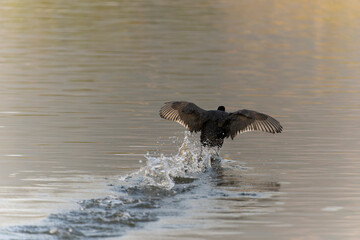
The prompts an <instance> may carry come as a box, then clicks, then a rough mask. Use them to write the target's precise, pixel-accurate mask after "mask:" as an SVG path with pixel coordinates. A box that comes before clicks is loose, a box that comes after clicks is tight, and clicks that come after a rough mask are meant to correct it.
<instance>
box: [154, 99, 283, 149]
mask: <svg viewBox="0 0 360 240" xmlns="http://www.w3.org/2000/svg"><path fill="white" fill-rule="evenodd" d="M160 117H162V118H164V119H168V120H172V121H175V122H178V123H180V124H181V125H183V126H184V127H185V128H186V129H187V130H189V131H190V132H199V131H200V132H201V135H200V141H201V144H202V145H203V146H208V147H219V148H221V147H222V145H223V143H224V139H225V138H228V137H231V139H234V137H235V136H236V135H237V134H238V133H244V132H249V131H264V132H268V133H280V132H281V131H282V129H283V127H282V126H281V125H280V123H279V122H278V121H277V120H275V119H274V118H272V117H270V116H268V115H266V114H263V113H259V112H255V111H252V110H246V109H243V110H239V111H236V112H230V113H228V112H225V107H224V106H219V107H218V109H217V110H210V111H206V110H204V109H202V108H200V107H198V106H196V105H195V104H194V103H191V102H185V101H174V102H166V103H165V105H164V106H163V107H162V108H161V109H160Z"/></svg>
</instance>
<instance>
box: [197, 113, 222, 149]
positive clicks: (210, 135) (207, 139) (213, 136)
mask: <svg viewBox="0 0 360 240" xmlns="http://www.w3.org/2000/svg"><path fill="white" fill-rule="evenodd" d="M205 114H206V115H208V117H207V119H208V120H207V121H206V122H204V123H203V125H202V128H201V135H200V141H201V144H202V145H203V146H208V147H221V146H222V145H223V143H224V138H225V137H226V136H227V132H228V129H229V126H227V124H228V123H229V121H227V120H228V116H229V114H228V113H227V112H224V111H219V110H211V111H207V112H206V113H205Z"/></svg>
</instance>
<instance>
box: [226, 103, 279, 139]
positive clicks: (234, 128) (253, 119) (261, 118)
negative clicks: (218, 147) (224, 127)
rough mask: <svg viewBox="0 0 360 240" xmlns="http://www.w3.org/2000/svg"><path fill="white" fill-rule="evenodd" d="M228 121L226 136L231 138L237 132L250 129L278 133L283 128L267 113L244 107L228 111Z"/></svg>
mask: <svg viewBox="0 0 360 240" xmlns="http://www.w3.org/2000/svg"><path fill="white" fill-rule="evenodd" d="M229 121H230V122H229V131H228V136H227V137H231V138H232V139H233V138H234V137H235V136H236V135H237V134H238V133H240V134H241V133H244V132H250V131H264V132H269V133H280V132H281V131H282V129H283V127H282V126H281V125H280V123H279V122H278V121H277V120H275V119H274V118H272V117H270V116H269V115H266V114H264V113H259V112H255V111H252V110H246V109H243V110H239V111H236V112H233V113H229Z"/></svg>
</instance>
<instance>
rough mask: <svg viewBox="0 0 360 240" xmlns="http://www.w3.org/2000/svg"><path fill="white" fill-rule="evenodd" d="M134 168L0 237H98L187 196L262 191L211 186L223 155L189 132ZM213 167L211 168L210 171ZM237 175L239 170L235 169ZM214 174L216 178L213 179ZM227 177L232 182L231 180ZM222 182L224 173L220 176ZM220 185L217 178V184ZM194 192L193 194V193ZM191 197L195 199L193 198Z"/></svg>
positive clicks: (165, 212)
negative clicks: (100, 190)
mask: <svg viewBox="0 0 360 240" xmlns="http://www.w3.org/2000/svg"><path fill="white" fill-rule="evenodd" d="M145 157H146V159H147V163H146V165H145V166H143V167H142V168H140V169H139V170H138V171H136V172H133V173H130V174H128V175H126V176H122V177H120V179H119V180H117V181H115V182H113V183H112V184H111V186H112V189H111V194H110V195H109V196H106V197H104V198H99V199H90V200H83V201H80V202H79V205H80V206H79V209H77V210H72V211H68V212H62V213H54V214H51V215H49V216H48V217H47V218H46V219H45V220H44V221H43V222H42V223H41V224H39V225H26V226H13V227H8V228H6V229H3V230H0V238H1V239H4V240H5V239H37V240H38V239H98V238H105V237H114V236H121V235H124V234H125V233H126V232H127V231H128V230H129V229H134V228H140V227H143V226H144V224H146V223H149V222H152V221H156V220H158V219H159V218H161V217H164V216H177V215H181V214H183V212H184V209H186V208H187V207H188V204H186V202H187V201H188V200H194V199H202V200H201V203H199V204H200V205H199V206H200V207H201V205H202V204H203V200H204V199H207V198H211V197H212V198H224V197H229V198H238V197H240V198H262V197H266V195H264V194H262V193H257V192H255V193H246V192H245V193H244V192H236V191H227V190H226V189H225V190H224V189H220V188H214V186H212V185H211V182H213V183H214V182H216V176H217V174H218V173H217V170H219V171H221V166H220V161H221V160H223V159H221V158H220V156H219V155H218V153H217V151H215V150H214V149H206V148H201V146H200V143H198V141H194V140H193V139H192V136H191V134H190V133H189V132H185V137H184V140H183V141H182V144H181V146H180V148H179V150H178V152H177V153H176V154H174V155H170V156H165V155H164V154H160V155H157V154H149V153H148V154H146V155H145ZM214 169H215V171H214ZM236 170H237V172H236V173H235V175H238V174H239V172H238V169H236ZM214 179H215V180H214ZM233 179H234V177H233V176H232V177H231V181H229V183H230V184H233V182H234V180H233ZM221 181H222V183H221V186H223V185H224V179H223V178H222V177H221ZM219 185H220V184H219ZM194 196H196V197H194ZM192 202H193V201H192Z"/></svg>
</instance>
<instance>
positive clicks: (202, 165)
mask: <svg viewBox="0 0 360 240" xmlns="http://www.w3.org/2000/svg"><path fill="white" fill-rule="evenodd" d="M145 158H146V159H147V162H146V165H145V166H144V167H142V168H141V169H140V170H138V171H136V172H134V173H132V174H129V175H127V176H125V177H123V178H120V180H125V181H129V179H137V181H138V184H140V185H143V186H155V187H160V188H164V189H167V190H170V189H172V188H173V187H174V186H175V184H176V183H177V182H179V181H180V182H181V181H190V179H193V178H196V177H197V175H198V174H199V173H202V172H206V171H208V170H209V169H211V168H212V167H213V166H214V165H213V163H215V162H220V161H221V158H220V157H219V154H218V152H217V151H216V149H211V148H205V147H202V146H201V145H200V143H199V141H194V139H193V138H192V135H191V133H190V132H189V131H185V136H184V139H183V142H182V144H181V146H180V147H179V149H178V153H177V154H175V155H170V156H166V155H164V154H160V156H156V155H155V154H154V155H151V154H150V153H147V154H146V155H145Z"/></svg>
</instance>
